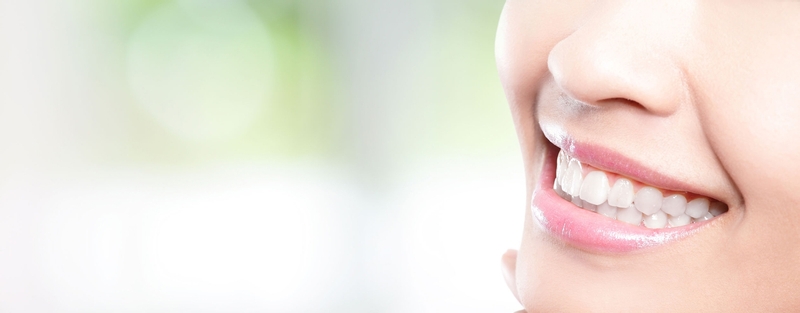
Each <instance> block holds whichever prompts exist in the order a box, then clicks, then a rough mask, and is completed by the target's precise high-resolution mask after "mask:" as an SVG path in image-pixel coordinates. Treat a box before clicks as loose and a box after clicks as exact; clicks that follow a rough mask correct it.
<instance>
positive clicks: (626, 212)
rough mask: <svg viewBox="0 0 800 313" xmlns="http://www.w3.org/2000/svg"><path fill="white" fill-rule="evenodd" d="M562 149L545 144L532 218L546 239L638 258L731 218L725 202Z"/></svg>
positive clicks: (609, 156)
mask: <svg viewBox="0 0 800 313" xmlns="http://www.w3.org/2000/svg"><path fill="white" fill-rule="evenodd" d="M559 143H560V146H562V147H565V148H566V149H568V150H569V151H564V150H562V149H560V148H558V147H557V146H556V145H554V144H547V151H546V153H545V160H544V165H543V169H542V172H541V173H542V174H541V178H540V181H539V184H538V186H537V188H536V190H535V191H534V194H533V197H532V203H531V211H532V213H533V214H532V215H533V217H534V220H535V221H536V222H537V223H538V224H539V226H540V227H541V228H542V229H543V230H544V231H545V232H546V233H549V234H550V235H551V236H552V237H555V238H556V239H558V240H560V241H562V242H564V243H565V244H567V245H570V246H573V247H576V248H578V249H581V250H584V251H589V252H598V253H625V252H632V251H637V250H641V249H644V248H648V247H654V246H660V245H664V244H667V243H670V242H674V241H676V240H680V239H682V238H685V237H688V236H690V235H692V234H695V233H697V232H698V231H699V230H700V229H701V228H703V227H704V226H706V225H709V224H711V223H713V222H714V221H716V220H717V217H718V216H721V215H723V214H725V213H726V212H727V211H728V206H727V205H726V204H724V203H723V202H720V201H718V200H716V199H713V198H711V197H707V196H703V195H701V194H697V193H693V192H690V191H688V190H690V189H691V186H689V185H687V184H685V183H683V182H680V181H675V180H672V179H670V178H669V177H666V176H663V175H660V174H659V173H656V172H654V171H652V170H649V169H647V168H645V167H641V166H639V165H638V164H635V163H634V162H632V161H630V160H627V159H625V158H624V157H622V156H620V155H616V154H614V153H613V152H611V151H606V150H603V149H601V148H597V147H591V146H588V145H581V144H578V143H575V142H569V143H568V144H564V142H559ZM601 168H602V169H601ZM608 169H618V170H617V171H613V170H612V171H610V170H608ZM643 181H644V182H649V183H650V184H647V183H643ZM551 186H552V187H551ZM656 186H658V187H656Z"/></svg>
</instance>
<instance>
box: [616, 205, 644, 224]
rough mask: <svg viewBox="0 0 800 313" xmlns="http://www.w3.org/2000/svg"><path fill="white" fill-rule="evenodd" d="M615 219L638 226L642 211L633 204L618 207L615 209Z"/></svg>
mask: <svg viewBox="0 0 800 313" xmlns="http://www.w3.org/2000/svg"><path fill="white" fill-rule="evenodd" d="M617 220H618V221H622V222H625V223H628V224H631V225H637V226H638V225H639V224H641V223H642V212H639V210H637V209H636V207H635V206H629V207H627V208H624V209H619V210H617Z"/></svg>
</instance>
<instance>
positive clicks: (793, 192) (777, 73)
mask: <svg viewBox="0 0 800 313" xmlns="http://www.w3.org/2000/svg"><path fill="white" fill-rule="evenodd" d="M737 23H741V21H738V22H737ZM745 24H748V23H745ZM777 24H780V25H781V26H780V27H777V26H775V27H776V28H774V29H770V28H768V27H765V26H763V27H762V28H761V29H755V30H749V31H742V32H741V34H744V35H742V36H740V37H737V38H735V39H736V41H735V42H733V41H731V42H723V41H721V40H720V39H717V40H709V41H707V42H711V43H713V44H714V46H707V47H706V49H705V51H704V52H703V53H701V55H703V56H705V57H706V59H707V60H714V61H710V62H708V63H704V64H706V67H705V68H703V69H702V71H698V73H699V74H698V77H697V79H698V81H699V83H698V84H697V85H698V86H697V88H696V90H698V91H702V92H698V104H697V109H698V116H699V118H700V119H701V121H700V122H701V124H702V125H703V127H704V132H705V134H706V136H707V138H708V141H709V143H710V144H711V146H712V147H713V148H714V150H715V153H716V155H717V156H718V158H719V160H720V162H721V163H722V164H723V166H724V167H725V170H726V171H727V173H728V174H729V175H730V177H731V179H732V180H733V181H734V183H735V184H736V188H738V189H739V191H740V192H741V194H742V201H743V203H744V214H743V215H742V218H741V219H740V220H739V221H737V223H739V224H738V225H737V227H736V228H735V229H732V233H731V234H730V238H729V242H730V247H729V248H728V252H727V255H728V256H730V260H731V261H734V262H735V263H737V264H740V265H741V267H742V268H748V271H747V272H735V274H736V275H739V276H741V277H742V281H741V282H740V283H739V284H740V285H750V286H759V285H761V284H764V283H766V282H769V284H771V285H773V286H796V285H797V284H798V280H800V278H797V277H800V275H798V273H800V265H798V264H797V262H796V260H798V259H800V249H797V247H798V244H797V243H798V242H800V229H799V228H798V227H797V226H796V225H797V221H798V220H800V179H798V177H800V162H798V160H800V89H798V88H797V86H800V75H799V74H800V65H798V63H797V62H796V60H797V57H798V55H797V53H796V51H800V43H798V41H797V40H796V39H793V38H791V37H796V36H797V35H798V34H800V27H798V25H794V26H792V24H797V23H796V22H794V23H793V22H791V21H790V20H786V23H777ZM730 25H731V27H732V29H733V30H729V32H735V31H736V27H735V26H733V25H734V23H733V22H731V24H730ZM749 25H752V24H749ZM763 34H770V36H764V35H763ZM717 38H719V37H717ZM723 38H724V37H723ZM718 51H727V52H728V53H726V54H724V55H722V56H720V54H719V53H718ZM710 56H715V58H708V57H710ZM734 57H736V58H734ZM733 65H735V66H733ZM776 268H779V269H781V270H779V271H776V270H775V269H776ZM787 273H788V274H787ZM770 289H772V290H771V291H767V290H770ZM753 292H754V294H753V298H761V299H768V298H772V299H776V302H775V303H786V302H787V300H788V299H792V298H793V297H796V294H795V295H793V294H792V292H789V291H787V290H782V289H777V290H776V289H774V288H753ZM782 292H786V293H785V294H783V295H781V293H782Z"/></svg>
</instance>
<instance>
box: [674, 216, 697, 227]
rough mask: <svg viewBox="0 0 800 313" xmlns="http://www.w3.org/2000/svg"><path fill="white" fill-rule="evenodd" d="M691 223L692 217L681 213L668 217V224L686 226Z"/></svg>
mask: <svg viewBox="0 0 800 313" xmlns="http://www.w3.org/2000/svg"><path fill="white" fill-rule="evenodd" d="M691 223H692V217H691V216H689V215H686V214H681V215H678V216H671V217H670V218H669V226H672V227H680V226H686V225H689V224H691Z"/></svg>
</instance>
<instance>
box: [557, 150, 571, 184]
mask: <svg viewBox="0 0 800 313" xmlns="http://www.w3.org/2000/svg"><path fill="white" fill-rule="evenodd" d="M568 165H569V156H567V154H566V153H564V150H561V151H559V152H558V163H557V164H556V183H558V184H559V185H561V186H564V176H565V175H564V173H565V172H566V171H567V166H568Z"/></svg>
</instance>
